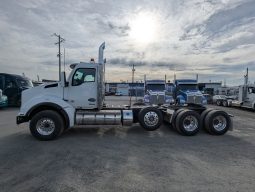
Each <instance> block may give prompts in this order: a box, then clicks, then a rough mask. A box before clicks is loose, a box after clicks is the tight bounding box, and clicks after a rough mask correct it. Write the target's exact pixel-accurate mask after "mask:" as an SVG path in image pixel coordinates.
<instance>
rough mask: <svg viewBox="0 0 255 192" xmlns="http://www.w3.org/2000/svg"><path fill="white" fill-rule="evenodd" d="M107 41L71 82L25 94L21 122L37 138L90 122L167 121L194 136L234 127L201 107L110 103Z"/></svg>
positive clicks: (153, 124) (151, 124) (151, 126)
mask: <svg viewBox="0 0 255 192" xmlns="http://www.w3.org/2000/svg"><path fill="white" fill-rule="evenodd" d="M104 48H105V44H104V43H103V44H102V45H101V46H100V47H99V56H98V63H85V62H80V63H75V64H72V65H71V66H70V67H71V68H72V71H71V72H70V75H69V78H68V80H66V78H65V73H64V72H62V73H61V78H60V82H56V83H49V84H43V85H39V86H37V87H34V88H31V89H27V90H25V91H23V92H22V102H21V108H20V112H19V114H18V116H17V119H16V120H17V124H20V123H23V122H28V121H29V127H30V132H31V134H32V135H33V136H34V137H35V138H37V139H39V140H52V139H55V138H57V137H58V136H60V135H61V134H62V132H63V131H64V130H66V129H69V128H73V127H80V128H83V127H91V126H97V127H98V126H105V125H110V126H111V127H113V126H120V125H123V126H131V125H132V124H133V123H138V122H139V123H140V125H141V126H142V127H143V128H144V129H146V130H148V131H153V130H156V129H158V128H159V127H160V125H161V124H162V123H163V121H166V122H167V123H169V124H171V125H172V127H174V128H175V129H176V130H177V131H178V132H179V133H181V134H183V135H189V136H190V135H195V134H196V133H197V132H198V131H199V129H200V128H201V127H204V128H205V129H206V130H207V131H208V132H209V133H210V134H215V135H223V134H224V133H226V132H227V131H228V130H229V129H230V128H231V125H232V121H231V118H230V116H229V115H228V114H227V113H226V112H224V111H220V110H213V109H206V107H204V106H202V105H196V104H191V105H189V104H188V105H186V106H181V105H169V106H164V105H163V106H158V105H154V106H123V107H108V106H107V104H106V105H105V103H104V91H105V89H104V85H105V78H104V76H105V61H106V60H104V59H103V51H104Z"/></svg>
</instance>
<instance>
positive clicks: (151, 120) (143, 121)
mask: <svg viewBox="0 0 255 192" xmlns="http://www.w3.org/2000/svg"><path fill="white" fill-rule="evenodd" d="M138 119H139V123H140V125H141V126H142V127H143V128H144V129H146V130H147V131H154V130H156V129H158V128H159V127H160V125H161V124H162V122H163V115H162V112H161V111H160V110H158V109H157V108H155V107H146V108H143V109H141V111H140V112H139V114H138Z"/></svg>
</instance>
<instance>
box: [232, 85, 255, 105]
mask: <svg viewBox="0 0 255 192" xmlns="http://www.w3.org/2000/svg"><path fill="white" fill-rule="evenodd" d="M230 106H235V107H245V108H250V109H254V110H255V84H247V85H240V86H239V93H238V100H233V101H232V103H231V104H230Z"/></svg>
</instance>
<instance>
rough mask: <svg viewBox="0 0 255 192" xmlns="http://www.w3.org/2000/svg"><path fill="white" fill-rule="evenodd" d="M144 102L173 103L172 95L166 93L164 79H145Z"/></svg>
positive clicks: (154, 103) (153, 103) (149, 103)
mask: <svg viewBox="0 0 255 192" xmlns="http://www.w3.org/2000/svg"><path fill="white" fill-rule="evenodd" d="M144 90H145V94H144V99H143V101H144V103H145V104H148V105H164V104H173V103H174V100H173V97H172V96H170V95H167V94H166V83H165V81H164V80H146V81H145V83H144Z"/></svg>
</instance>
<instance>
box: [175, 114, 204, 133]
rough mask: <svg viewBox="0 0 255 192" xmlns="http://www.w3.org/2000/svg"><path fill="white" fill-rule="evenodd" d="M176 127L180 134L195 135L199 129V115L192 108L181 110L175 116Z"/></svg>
mask: <svg viewBox="0 0 255 192" xmlns="http://www.w3.org/2000/svg"><path fill="white" fill-rule="evenodd" d="M176 128H177V130H178V132H179V133H181V134H182V135H186V136H193V135H196V134H197V133H198V131H199V129H200V115H199V114H198V113H197V112H196V111H192V110H184V111H182V112H181V113H179V114H178V116H177V118H176Z"/></svg>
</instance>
